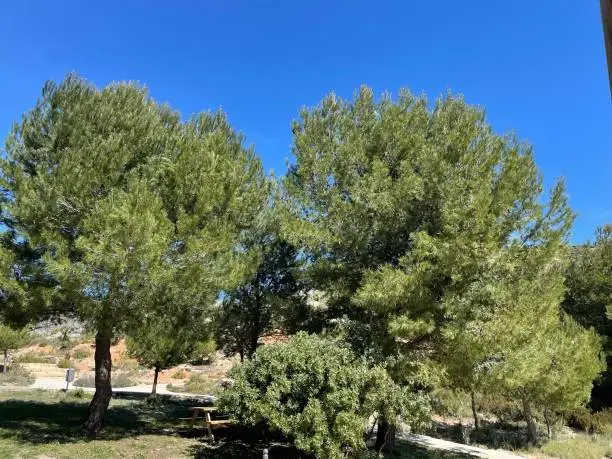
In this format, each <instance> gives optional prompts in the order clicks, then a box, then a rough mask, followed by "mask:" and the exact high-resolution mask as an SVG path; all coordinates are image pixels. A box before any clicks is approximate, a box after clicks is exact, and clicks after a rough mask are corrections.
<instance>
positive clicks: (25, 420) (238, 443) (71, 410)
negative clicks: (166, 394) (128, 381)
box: [0, 391, 299, 459]
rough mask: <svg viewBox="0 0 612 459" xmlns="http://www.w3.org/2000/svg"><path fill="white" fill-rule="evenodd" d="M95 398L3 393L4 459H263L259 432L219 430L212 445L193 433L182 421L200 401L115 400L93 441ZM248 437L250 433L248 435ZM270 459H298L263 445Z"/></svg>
mask: <svg viewBox="0 0 612 459" xmlns="http://www.w3.org/2000/svg"><path fill="white" fill-rule="evenodd" d="M90 397H91V394H83V393H80V394H78V395H77V396H73V395H71V393H70V392H69V393H68V394H64V393H63V392H50V391H28V392H0V457H2V458H7V459H11V458H29V457H39V456H40V457H46V458H58V459H60V458H62V459H63V458H66V459H68V458H74V457H83V458H115V457H124V458H125V457H129V458H147V459H149V458H151V459H153V458H191V457H195V458H201V459H208V458H211V459H212V458H222V459H223V458H227V459H233V458H235V459H238V458H245V459H259V458H261V456H262V450H263V448H264V443H263V438H262V437H261V433H260V432H259V431H255V432H253V431H248V432H246V431H243V429H240V428H238V427H234V428H232V429H222V430H219V431H218V433H217V435H218V440H219V441H218V442H216V443H214V444H213V443H211V442H210V441H209V440H208V438H207V436H206V434H205V430H204V429H203V428H202V427H201V426H198V427H197V428H196V429H191V428H189V427H188V426H187V425H186V424H185V423H183V422H182V421H180V420H179V419H178V418H180V417H186V416H189V414H190V413H189V411H188V407H189V406H192V405H194V404H201V402H199V403H198V402H194V401H188V400H187V401H185V400H177V401H174V400H169V399H162V398H161V397H159V398H157V399H155V400H129V399H117V398H113V399H112V400H111V404H110V407H109V410H108V413H107V417H106V423H105V424H106V427H105V429H104V431H103V433H102V434H101V435H100V437H99V438H98V439H96V440H89V439H88V438H87V437H86V435H85V433H84V431H83V430H82V428H81V426H82V423H83V420H84V419H85V417H86V415H87V412H88V403H89V400H90ZM245 432H246V433H245ZM265 445H266V446H268V447H269V448H270V459H280V458H287V459H297V458H298V457H299V456H298V455H297V453H296V452H295V450H294V449H293V448H291V447H290V446H288V445H284V444H280V443H273V444H271V445H268V444H265Z"/></svg>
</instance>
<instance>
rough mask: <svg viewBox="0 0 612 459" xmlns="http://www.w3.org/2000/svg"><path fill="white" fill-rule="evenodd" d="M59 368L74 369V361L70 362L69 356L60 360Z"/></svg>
mask: <svg viewBox="0 0 612 459" xmlns="http://www.w3.org/2000/svg"><path fill="white" fill-rule="evenodd" d="M57 366H58V368H72V367H73V362H72V360H70V357H69V356H66V357H64V358H63V359H60V361H59V362H57Z"/></svg>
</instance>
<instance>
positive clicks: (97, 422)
mask: <svg viewBox="0 0 612 459" xmlns="http://www.w3.org/2000/svg"><path fill="white" fill-rule="evenodd" d="M110 346H111V334H110V333H104V332H101V331H98V333H97V335H96V353H95V361H96V376H95V381H96V393H95V394H94V396H93V398H92V399H91V403H90V404H89V417H88V418H87V420H86V421H85V429H86V430H87V434H88V435H89V436H90V437H95V436H96V435H97V434H98V433H99V432H100V431H101V430H102V427H103V426H104V415H105V414H106V410H107V408H108V404H109V403H110V399H111V396H112V388H111V353H110Z"/></svg>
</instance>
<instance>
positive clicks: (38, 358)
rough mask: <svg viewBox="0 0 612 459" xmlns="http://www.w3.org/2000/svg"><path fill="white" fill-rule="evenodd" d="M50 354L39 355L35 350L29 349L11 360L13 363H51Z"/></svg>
mask: <svg viewBox="0 0 612 459" xmlns="http://www.w3.org/2000/svg"><path fill="white" fill-rule="evenodd" d="M53 360H54V358H53V356H52V355H41V354H37V353H36V352H33V351H29V352H26V353H25V354H21V355H18V356H17V357H15V359H14V360H13V362H14V363H53Z"/></svg>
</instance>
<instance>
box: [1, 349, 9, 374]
mask: <svg viewBox="0 0 612 459" xmlns="http://www.w3.org/2000/svg"><path fill="white" fill-rule="evenodd" d="M7 362H8V351H4V364H3V365H2V373H6V364H7Z"/></svg>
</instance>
